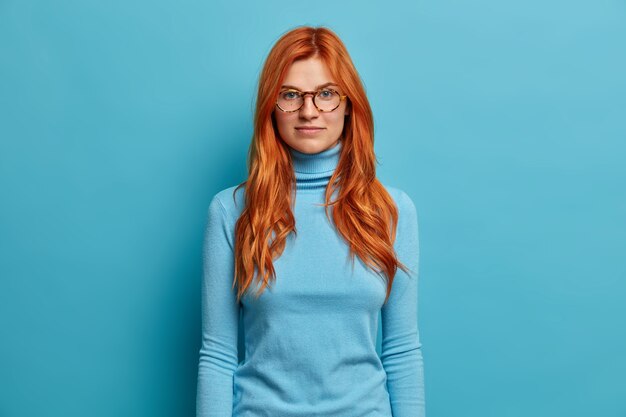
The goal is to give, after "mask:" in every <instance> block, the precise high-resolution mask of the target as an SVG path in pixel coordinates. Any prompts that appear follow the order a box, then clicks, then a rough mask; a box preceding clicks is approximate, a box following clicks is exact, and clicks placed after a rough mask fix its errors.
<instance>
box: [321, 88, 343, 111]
mask: <svg viewBox="0 0 626 417" xmlns="http://www.w3.org/2000/svg"><path fill="white" fill-rule="evenodd" d="M340 101H341V98H340V97H339V93H337V92H336V91H335V90H331V89H323V90H321V91H320V92H319V93H317V95H316V96H315V104H316V105H317V107H319V108H320V110H322V111H331V110H333V109H335V108H336V107H337V106H339V102H340Z"/></svg>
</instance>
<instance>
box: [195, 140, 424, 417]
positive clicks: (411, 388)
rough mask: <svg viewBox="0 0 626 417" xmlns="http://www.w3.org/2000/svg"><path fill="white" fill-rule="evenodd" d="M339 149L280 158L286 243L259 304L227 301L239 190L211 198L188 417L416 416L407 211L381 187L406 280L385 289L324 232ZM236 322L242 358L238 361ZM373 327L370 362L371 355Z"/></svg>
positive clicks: (413, 250) (397, 195) (419, 395)
mask: <svg viewBox="0 0 626 417" xmlns="http://www.w3.org/2000/svg"><path fill="white" fill-rule="evenodd" d="M341 146H342V143H341V142H339V143H338V144H337V145H336V146H334V147H333V148H330V149H327V150H325V151H323V152H320V153H317V154H305V153H301V152H298V151H296V150H294V149H291V148H290V152H291V156H292V161H293V165H294V170H295V174H296V201H295V208H294V215H295V218H296V230H297V236H296V235H294V234H293V233H292V234H290V235H289V238H288V240H287V244H286V247H285V251H284V252H283V254H282V255H281V256H280V257H279V258H278V259H276V260H274V267H275V269H276V281H275V283H274V284H271V285H270V286H269V287H266V288H265V290H264V292H263V293H262V295H261V296H260V298H259V299H256V300H255V299H254V296H253V295H252V294H250V293H248V294H246V295H245V296H244V297H243V298H242V300H241V302H240V303H237V301H236V296H235V291H234V290H233V289H231V285H232V281H233V274H234V263H233V256H234V236H233V235H234V229H235V222H236V221H237V218H238V217H239V215H240V213H241V210H242V208H243V204H244V198H243V193H244V188H243V187H242V188H240V189H239V190H238V191H237V193H236V195H235V201H233V191H234V189H235V187H234V186H233V187H230V188H227V189H225V190H222V191H220V192H218V193H217V194H216V195H215V196H214V197H213V199H212V201H211V203H210V205H209V208H208V219H207V224H206V231H205V237H204V247H203V279H202V344H201V348H200V360H199V367H198V391H197V417H218V416H219V417H312V416H320V417H321V416H324V417H392V416H393V417H424V416H425V401H424V372H423V359H422V350H421V343H420V340H419V332H418V321H417V306H418V303H417V300H418V297H417V294H418V280H417V270H418V255H419V247H418V229H417V213H416V209H415V205H414V204H413V202H412V200H411V199H410V198H409V196H408V195H407V194H406V193H405V192H403V191H401V190H400V189H397V188H394V187H390V186H386V185H385V188H386V189H387V191H388V192H389V193H390V195H391V196H392V198H393V199H394V201H395V202H396V204H397V206H398V210H399V219H398V229H397V234H396V242H395V244H394V245H395V246H394V247H395V250H396V253H397V255H398V258H399V259H400V261H401V262H403V263H404V264H405V265H406V266H408V267H409V268H410V269H411V270H413V271H415V273H409V274H407V273H405V272H403V271H402V270H401V269H398V271H397V273H396V275H395V279H394V282H393V286H392V291H391V295H390V298H389V300H388V301H387V304H385V305H383V301H384V299H385V291H386V283H385V282H384V280H383V279H382V278H381V277H380V276H378V275H376V274H375V273H373V272H372V271H371V270H369V269H368V268H367V267H366V266H365V264H364V263H362V261H361V260H360V259H359V258H358V257H355V262H354V268H353V267H352V265H351V262H350V261H349V257H348V253H349V251H348V246H347V245H346V243H345V242H344V241H343V240H342V238H341V236H340V235H339V234H338V232H337V231H336V230H335V229H334V227H333V225H332V224H331V223H329V221H328V219H327V218H326V215H325V213H324V207H320V206H316V205H315V204H318V203H322V202H323V201H324V191H325V187H326V185H327V184H328V181H329V180H330V177H331V175H332V173H333V171H334V169H335V167H336V166H337V163H338V161H339V154H340V152H341ZM240 313H241V314H242V316H243V334H244V339H245V340H244V346H245V358H244V360H243V361H242V362H238V356H237V338H238V327H237V326H238V322H239V319H240ZM379 318H380V319H381V321H382V323H381V325H382V344H381V353H380V355H379V354H378V352H377V350H376V337H377V333H378V326H379Z"/></svg>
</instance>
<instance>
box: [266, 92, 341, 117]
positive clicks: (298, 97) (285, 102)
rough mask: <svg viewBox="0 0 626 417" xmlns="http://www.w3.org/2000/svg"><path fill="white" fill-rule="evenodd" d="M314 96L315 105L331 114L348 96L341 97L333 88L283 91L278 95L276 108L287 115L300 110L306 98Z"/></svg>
mask: <svg viewBox="0 0 626 417" xmlns="http://www.w3.org/2000/svg"><path fill="white" fill-rule="evenodd" d="M308 94H311V95H313V105H315V107H316V108H317V110H319V111H321V112H331V111H333V110H335V109H336V108H337V107H339V105H340V104H341V101H342V100H345V98H346V97H348V96H347V95H341V94H339V93H338V92H337V91H335V90H333V89H332V88H322V89H320V90H317V91H298V90H294V89H288V90H283V91H281V92H280V93H279V95H278V100H276V107H278V109H279V110H282V111H284V112H285V113H292V112H294V111H298V110H300V108H302V106H303V105H304V97H305V96H306V95H308Z"/></svg>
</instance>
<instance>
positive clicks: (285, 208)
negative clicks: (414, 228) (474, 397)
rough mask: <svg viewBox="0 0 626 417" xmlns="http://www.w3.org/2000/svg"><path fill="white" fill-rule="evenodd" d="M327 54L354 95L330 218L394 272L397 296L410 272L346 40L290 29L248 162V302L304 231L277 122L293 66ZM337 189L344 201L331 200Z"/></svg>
mask: <svg viewBox="0 0 626 417" xmlns="http://www.w3.org/2000/svg"><path fill="white" fill-rule="evenodd" d="M312 57H319V58H321V59H322V61H323V62H324V63H325V64H326V65H327V67H328V69H329V72H330V74H331V75H332V76H333V78H334V81H335V82H336V83H337V84H338V85H339V86H340V87H341V89H342V90H343V91H344V94H347V96H348V104H347V105H348V106H349V109H350V111H349V114H348V115H346V116H345V117H346V119H345V123H344V129H343V132H342V134H341V137H340V138H339V139H340V140H342V141H343V146H342V149H341V155H340V157H339V162H338V165H337V167H336V169H335V171H334V173H333V175H332V177H331V178H330V181H329V182H328V185H327V187H326V191H325V203H324V204H323V206H324V207H325V212H326V216H327V217H328V219H329V220H330V219H331V215H330V214H329V208H331V207H332V208H333V209H332V210H331V211H332V222H333V223H334V225H335V227H336V228H337V230H338V232H339V233H340V235H341V236H342V237H343V238H344V239H345V241H346V243H347V244H348V246H349V249H350V259H351V261H352V262H353V263H354V257H355V255H356V256H358V257H359V258H360V259H361V260H362V261H363V262H364V264H365V265H367V267H369V268H370V269H372V270H373V271H374V272H375V273H376V274H378V275H380V276H386V277H387V293H386V296H385V301H384V302H385V303H386V302H387V299H388V298H389V294H390V292H391V286H392V284H393V278H394V276H395V274H396V271H397V268H401V269H402V270H403V271H405V272H407V270H408V268H407V267H406V266H405V265H404V264H402V263H401V262H400V261H399V260H398V258H397V256H396V253H395V251H394V247H393V243H394V241H395V237H396V227H397V224H398V210H397V207H396V206H395V203H394V201H393V199H392V198H391V196H390V195H389V193H388V192H387V190H386V189H385V187H384V186H383V185H382V184H381V183H380V182H379V181H378V179H377V178H376V156H375V154H374V119H373V116H372V110H371V108H370V104H369V101H368V99H367V96H366V93H365V89H364V87H363V85H362V82H361V79H360V77H359V75H358V73H357V71H356V68H355V67H354V64H353V63H352V59H351V58H350V55H349V54H348V51H347V49H346V47H345V45H344V44H343V42H342V41H341V39H339V37H338V36H337V35H336V34H335V33H334V32H333V31H332V30H330V29H328V28H325V27H310V26H301V27H297V28H295V29H292V30H290V31H288V32H286V33H285V34H283V35H282V36H281V37H280V39H278V41H277V42H276V43H275V44H274V46H273V47H272V49H271V51H270V52H269V54H268V56H267V59H266V61H265V64H264V66H263V69H262V71H261V75H260V78H259V83H258V94H257V100H256V110H255V116H254V133H253V137H252V141H251V144H250V148H249V152H248V160H247V168H248V179H247V180H246V181H244V182H242V183H241V184H239V185H238V186H237V187H236V189H235V190H234V193H233V198H234V196H235V193H236V192H237V189H239V188H240V187H243V186H245V207H244V208H243V210H242V213H241V215H240V217H239V219H238V220H237V223H236V225H235V274H234V280H233V288H234V287H235V285H237V299H238V300H240V299H241V297H242V296H243V294H244V293H245V292H246V290H247V289H248V288H249V287H250V285H251V284H252V283H253V281H254V278H255V276H256V277H257V278H258V279H260V280H261V281H260V283H261V286H260V288H259V290H258V291H257V293H256V296H257V297H258V296H260V294H261V293H262V292H263V291H264V290H265V288H266V287H267V286H268V285H269V283H270V280H276V273H275V270H274V265H273V260H274V259H276V258H278V257H279V256H280V255H281V254H282V253H283V250H284V249H285V244H286V239H287V236H288V235H289V233H291V232H292V231H293V232H294V233H296V234H297V231H296V224H295V223H296V222H295V217H294V215H293V211H292V208H293V202H294V201H295V181H296V179H295V173H294V170H293V165H292V161H291V155H290V153H289V149H288V145H287V144H286V143H285V142H284V141H283V140H282V139H280V136H279V134H278V130H277V127H276V121H275V119H274V109H275V104H276V98H277V97H278V94H279V91H280V86H281V84H282V82H283V80H284V78H285V77H286V74H287V71H288V70H289V67H290V66H291V64H292V63H293V62H294V61H296V60H301V59H307V58H312ZM335 191H337V198H336V200H334V201H331V197H332V196H333V194H334V193H335ZM255 274H256V275H255Z"/></svg>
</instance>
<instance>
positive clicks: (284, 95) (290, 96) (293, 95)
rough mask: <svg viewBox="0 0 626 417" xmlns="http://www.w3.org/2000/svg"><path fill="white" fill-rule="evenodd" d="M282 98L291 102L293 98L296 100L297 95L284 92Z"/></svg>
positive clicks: (291, 92)
mask: <svg viewBox="0 0 626 417" xmlns="http://www.w3.org/2000/svg"><path fill="white" fill-rule="evenodd" d="M282 97H283V98H284V99H285V100H293V99H295V98H298V93H296V92H294V91H285V92H284V93H283V94H282Z"/></svg>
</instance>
